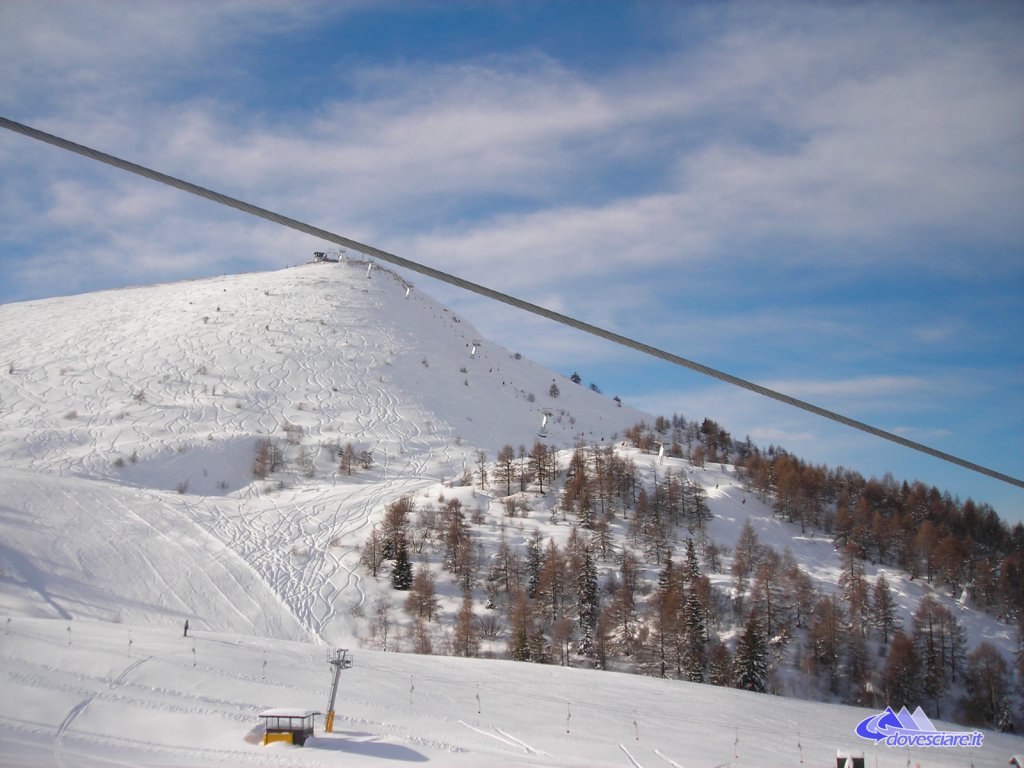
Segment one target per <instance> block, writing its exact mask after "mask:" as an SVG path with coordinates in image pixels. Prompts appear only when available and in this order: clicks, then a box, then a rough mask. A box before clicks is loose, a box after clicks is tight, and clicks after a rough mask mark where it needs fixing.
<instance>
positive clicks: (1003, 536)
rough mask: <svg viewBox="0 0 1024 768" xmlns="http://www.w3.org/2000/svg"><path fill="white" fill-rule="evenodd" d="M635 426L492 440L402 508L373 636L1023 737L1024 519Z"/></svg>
mask: <svg viewBox="0 0 1024 768" xmlns="http://www.w3.org/2000/svg"><path fill="white" fill-rule="evenodd" d="M625 437H626V440H625V441H624V442H621V443H618V444H612V443H607V444H604V445H601V446H584V445H579V446H577V447H576V448H575V449H574V450H571V451H562V452H558V451H555V450H553V449H551V448H549V447H546V446H545V445H544V443H543V442H542V441H541V440H538V441H537V442H535V444H534V445H533V448H532V449H531V450H529V451H527V450H526V448H525V447H520V448H519V450H518V452H517V451H516V450H515V449H514V448H513V447H512V446H511V445H506V446H505V447H503V448H502V449H501V450H500V451H499V452H498V455H497V460H496V461H488V457H487V456H486V454H485V453H483V452H481V453H480V454H479V455H478V461H477V464H476V467H475V468H474V470H473V471H472V472H467V473H466V474H465V475H464V476H463V477H462V478H461V479H460V480H459V482H458V483H454V484H453V485H454V486H455V487H451V488H448V489H442V490H440V491H438V492H437V496H436V497H432V496H429V495H428V496H423V497H404V498H402V499H400V500H399V501H396V502H394V503H392V504H390V505H389V506H388V507H387V510H386V512H385V516H384V518H383V521H382V524H381V525H380V526H379V527H378V528H374V530H373V531H372V533H371V534H370V536H369V537H368V539H367V540H366V541H365V543H364V546H363V548H362V559H363V563H364V565H365V566H366V567H367V568H368V569H369V570H370V572H371V573H372V574H373V575H374V576H376V577H377V579H378V580H379V581H381V582H383V583H390V586H391V587H392V588H393V590H394V591H393V592H391V593H385V594H383V595H381V596H380V597H378V598H377V600H376V602H375V603H374V604H373V607H372V615H370V617H369V621H368V633H367V635H366V637H365V638H364V642H366V643H367V644H368V645H371V646H374V647H378V648H385V649H401V650H410V651H414V652H417V653H446V654H455V655H462V656H478V655H485V656H498V657H508V658H512V659H515V660H518V661H529V662H535V663H545V664H562V665H574V666H575V665H581V666H590V667H594V668H597V669H615V670H625V671H633V672H637V673H642V674H647V675H655V676H660V677H669V678H678V679H685V680H689V681H693V682H702V683H710V684H713V685H720V686H732V687H737V688H743V689H747V690H753V691H767V692H771V693H777V694H780V695H792V696H798V697H801V698H810V699H820V700H827V701H841V702H846V703H854V704H859V705H863V706H868V707H875V708H877V707H884V706H885V705H889V706H892V707H894V708H896V709H898V708H899V707H901V706H904V705H905V706H907V707H909V708H911V709H913V708H914V707H915V706H917V705H918V704H920V703H922V702H924V703H925V704H926V706H927V707H928V708H929V711H931V712H934V713H935V714H936V716H941V717H945V718H955V719H958V720H960V721H962V722H964V723H969V724H973V725H981V726H986V727H995V728H1000V729H1003V730H1010V731H1012V730H1014V729H1015V723H1016V722H1019V721H1020V719H1021V718H1020V714H1021V713H1020V710H1019V707H1020V695H1021V689H1020V685H1021V681H1022V679H1024V666H1022V665H1024V661H1022V655H1021V653H1020V650H1019V648H1020V638H1021V632H1022V618H1024V612H1022V601H1024V588H1022V584H1021V562H1022V557H1024V528H1022V526H1020V525H1017V526H1015V527H1014V528H1012V529H1011V528H1010V527H1008V526H1007V525H1006V524H1005V523H1003V522H1001V521H1000V520H999V518H998V517H997V515H996V514H995V512H994V511H993V510H992V509H991V508H990V507H988V506H986V505H977V504H975V503H974V502H973V501H970V500H968V501H966V502H960V501H959V500H956V499H952V498H950V496H949V495H948V494H944V493H942V492H940V491H939V490H938V489H935V488H926V487H924V486H922V485H921V484H919V483H913V484H910V483H897V482H896V481H894V480H893V479H892V478H891V477H888V476H887V477H886V478H884V479H883V480H875V479H871V480H866V479H864V478H863V477H862V476H860V475H859V474H857V473H856V472H854V471H852V470H847V469H836V470H832V469H829V468H827V467H819V466H813V465H809V464H807V463H805V462H803V461H801V460H799V459H797V458H795V457H793V456H791V455H790V454H788V453H787V452H786V451H784V450H782V449H779V448H776V447H770V448H768V449H767V450H763V449H761V448H759V447H757V446H755V445H753V444H751V443H750V441H749V440H748V441H744V442H737V441H734V440H733V439H732V438H731V436H730V435H729V434H728V432H726V431H725V430H724V429H722V428H721V427H720V426H719V425H718V424H716V423H715V422H714V421H712V420H710V419H704V420H703V421H700V422H698V421H689V422H688V421H687V420H686V419H685V418H682V417H680V416H674V417H673V418H672V419H671V420H669V419H666V418H658V419H657V420H655V421H654V422H653V424H651V425H648V424H646V423H644V422H641V423H639V424H637V425H635V426H634V427H632V428H631V429H628V430H626V432H625ZM759 532H760V533H759ZM979 614H980V615H979Z"/></svg>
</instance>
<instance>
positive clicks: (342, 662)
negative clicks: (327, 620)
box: [324, 648, 352, 733]
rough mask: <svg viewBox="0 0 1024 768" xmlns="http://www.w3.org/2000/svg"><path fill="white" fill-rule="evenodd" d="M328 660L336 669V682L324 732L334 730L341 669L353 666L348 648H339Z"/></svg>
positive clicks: (328, 707) (332, 688) (332, 686)
mask: <svg viewBox="0 0 1024 768" xmlns="http://www.w3.org/2000/svg"><path fill="white" fill-rule="evenodd" d="M327 662H328V663H329V664H330V665H331V667H332V668H333V669H334V683H333V684H332V685H331V700H330V703H328V705H327V716H326V718H325V719H324V732H325V733H333V732H334V700H335V699H336V698H337V697H338V678H339V677H340V676H341V670H343V669H348V668H349V667H351V666H352V659H351V658H350V657H349V655H348V649H347V648H338V649H337V650H335V651H334V653H332V654H331V656H330V658H329V659H327Z"/></svg>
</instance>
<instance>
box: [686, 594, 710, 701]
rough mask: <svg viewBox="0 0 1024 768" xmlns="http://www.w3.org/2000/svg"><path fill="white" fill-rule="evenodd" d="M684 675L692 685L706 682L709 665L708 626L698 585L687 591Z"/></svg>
mask: <svg viewBox="0 0 1024 768" xmlns="http://www.w3.org/2000/svg"><path fill="white" fill-rule="evenodd" d="M682 651H683V652H682V673H683V675H684V676H685V677H686V679H687V680H689V681H690V682H691V683H703V682H704V668H705V666H706V664H707V624H706V620H705V610H704V605H703V604H702V603H701V601H700V599H699V597H698V595H697V588H696V585H694V586H693V587H691V588H690V589H688V590H686V598H685V600H684V602H683V621H682Z"/></svg>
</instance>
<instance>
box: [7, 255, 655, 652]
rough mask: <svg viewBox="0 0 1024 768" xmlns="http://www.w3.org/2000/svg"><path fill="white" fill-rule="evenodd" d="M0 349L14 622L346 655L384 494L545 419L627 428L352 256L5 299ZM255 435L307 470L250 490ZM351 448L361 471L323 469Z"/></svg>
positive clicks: (441, 474) (411, 487)
mask: <svg viewBox="0 0 1024 768" xmlns="http://www.w3.org/2000/svg"><path fill="white" fill-rule="evenodd" d="M0 338H3V339H4V340H5V342H4V344H5V355H6V360H5V364H4V367H3V371H2V373H0V402H2V404H3V408H2V411H0V435H2V436H0V465H2V468H0V473H2V474H0V477H2V483H3V485H4V487H5V488H6V492H5V494H4V495H5V501H6V503H7V505H8V507H9V509H10V510H11V515H12V517H11V518H9V519H7V520H5V522H4V525H5V526H8V525H13V526H16V529H17V531H18V533H17V535H16V536H15V535H13V532H11V531H9V530H5V531H4V533H5V536H4V540H5V541H17V542H19V545H20V546H19V547H18V548H17V549H16V550H15V549H11V550H10V551H7V552H5V554H4V558H3V567H4V570H5V573H6V574H8V575H10V576H12V578H11V579H10V580H9V581H8V582H7V583H6V584H5V588H4V589H3V591H2V592H0V610H7V611H18V612H22V613H25V614H28V615H37V616H60V617H63V618H74V619H85V618H95V619H104V620H122V621H126V622H142V623H146V622H153V621H165V620H167V619H168V618H170V617H174V620H175V621H177V620H179V619H180V620H181V621H184V619H185V618H186V617H191V618H192V620H193V623H194V624H195V626H197V627H201V628H202V627H206V628H210V629H217V630H220V631H236V632H243V633H255V634H272V635H273V636H276V637H285V638H293V639H298V638H309V637H316V638H323V639H325V640H330V641H332V642H334V641H347V642H351V641H352V638H351V637H350V635H349V634H347V633H348V632H349V630H348V629H346V624H347V622H345V621H344V620H342V621H338V617H339V616H341V617H343V618H344V617H345V616H346V613H347V610H348V608H350V607H351V606H353V605H359V604H360V603H361V602H362V601H363V592H362V590H361V588H360V580H361V577H360V576H359V574H358V573H356V572H355V570H356V562H357V560H358V557H357V554H356V552H355V549H356V547H357V546H358V545H359V544H360V543H361V542H362V538H363V537H364V536H365V532H366V530H368V525H369V524H370V522H371V521H372V520H374V519H375V515H376V516H379V513H380V512H381V510H382V509H383V505H384V504H385V503H386V502H388V501H391V500H393V499H395V498H397V497H399V496H400V495H402V494H404V493H410V492H413V491H415V490H417V489H419V488H423V487H426V486H431V485H434V484H437V483H440V482H442V481H444V480H446V479H447V480H451V479H452V478H455V477H458V476H461V475H462V474H463V473H464V472H466V471H467V470H468V469H469V468H470V467H472V466H473V463H474V461H475V454H476V452H477V451H478V450H486V451H488V452H489V454H490V455H491V456H492V457H493V456H494V454H495V453H496V451H497V449H498V448H499V447H500V446H501V445H502V444H503V443H504V442H510V443H512V444H514V445H519V444H527V445H529V444H532V442H533V441H534V440H535V439H536V436H537V433H538V430H539V429H540V427H541V424H542V422H543V421H544V411H545V410H548V411H550V412H551V416H550V418H549V419H548V424H547V426H546V427H545V429H546V431H547V434H548V438H547V439H548V440H549V441H551V442H552V443H553V444H555V445H563V446H569V445H572V444H573V442H574V441H575V440H577V439H579V438H580V437H582V438H583V439H585V440H587V441H592V440H597V441H600V440H601V439H603V438H609V439H610V438H611V436H613V435H615V434H617V433H620V432H621V431H622V429H623V428H624V427H626V426H627V425H629V424H630V423H632V422H635V421H636V420H637V419H638V418H640V416H641V415H642V414H638V412H636V411H634V410H631V409H629V408H619V407H616V404H615V403H614V402H612V401H611V400H609V399H607V398H604V397H601V396H600V395H597V394H595V393H593V392H591V391H589V390H587V389H585V388H583V387H578V386H575V385H573V384H571V383H570V382H569V381H568V380H567V379H564V378H563V377H560V376H557V375H555V374H552V373H551V372H549V371H547V370H545V369H543V368H541V367H540V366H538V365H536V364H534V363H532V362H530V361H529V360H528V359H526V358H524V357H522V356H520V355H516V354H513V353H511V352H509V351H507V350H504V349H501V348H498V347H495V346H494V345H491V344H487V343H484V342H483V340H482V339H480V337H479V334H477V332H476V331H475V330H474V329H473V328H472V326H470V324H469V323H467V322H465V321H463V320H462V319H461V318H459V317H457V316H455V315H454V314H452V313H451V312H449V311H448V310H447V309H445V308H443V307H441V306H440V305H438V304H437V303H436V302H434V301H432V300H431V299H429V298H427V297H425V296H424V295H423V294H421V293H419V292H418V291H416V290H415V289H413V288H412V287H411V286H409V285H406V284H404V283H403V282H402V281H401V280H400V279H399V278H398V277H397V276H395V275H394V274H393V273H390V272H387V271H384V270H372V271H371V270H369V269H368V265H367V264H366V263H365V262H351V261H349V262H342V263H340V264H338V263H328V264H310V265H306V266H302V267H297V268H292V269H288V270H284V271H281V272H273V273H264V274H251V275H241V276H233V277H225V278H220V279H211V280H200V281H196V282H190V283H178V284H173V285H158V286H152V287H144V288H132V289H128V290H120V291H110V292H105V293H98V294H90V295H85V296H76V297H70V298H60V299H50V300H44V301H35V302H26V303H23V304H13V305H7V306H4V307H2V308H0ZM552 384H556V385H557V386H558V388H559V390H560V394H559V396H558V397H557V398H552V397H551V396H550V392H551V387H552ZM267 438H281V439H282V440H283V441H284V442H285V444H286V445H287V444H288V443H289V442H290V443H292V444H294V445H292V446H291V448H292V452H293V453H295V452H297V451H299V449H300V448H301V454H302V455H301V461H293V462H291V466H290V468H289V469H288V470H279V471H277V472H275V474H274V478H275V485H273V486H271V485H269V484H265V483H258V482H255V480H254V477H253V460H254V455H255V449H256V446H257V443H258V442H259V441H260V440H261V439H267ZM350 443H351V444H352V445H353V446H354V450H355V451H358V453H360V454H365V455H366V456H367V458H368V459H370V460H372V466H371V467H370V468H369V469H368V470H366V471H362V472H358V473H356V474H355V475H353V476H351V477H349V476H340V475H339V474H338V471H337V469H338V453H339V449H340V448H341V447H342V446H345V445H348V444H350ZM295 458H299V457H295ZM35 520H46V521H47V522H46V526H45V528H38V529H33V528H32V526H31V525H30V521H35ZM70 532H76V533H75V534H74V535H68V534H69V533H70ZM55 534H56V535H55ZM26 537H28V538H29V540H26ZM25 552H33V553H38V555H39V556H40V557H42V558H43V559H44V561H45V562H46V563H48V564H49V565H48V566H47V568H48V569H50V568H52V570H50V572H47V573H44V572H40V571H39V565H38V561H37V560H36V559H35V558H32V557H27V556H26V555H25V554H24V553H25ZM161 553H163V555H161ZM101 564H102V567H101ZM15 575H17V577H14V576H15ZM53 578H59V579H60V582H61V594H59V595H54V594H51V592H50V591H49V590H50V588H49V587H48V583H49V580H50V579H53Z"/></svg>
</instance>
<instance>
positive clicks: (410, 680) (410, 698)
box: [409, 675, 416, 709]
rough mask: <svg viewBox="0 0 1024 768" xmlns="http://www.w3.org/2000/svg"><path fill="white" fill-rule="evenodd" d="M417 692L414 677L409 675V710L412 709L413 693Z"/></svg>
mask: <svg viewBox="0 0 1024 768" xmlns="http://www.w3.org/2000/svg"><path fill="white" fill-rule="evenodd" d="M415 690H416V686H415V684H413V681H412V675H409V709H412V692H413V691H415Z"/></svg>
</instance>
